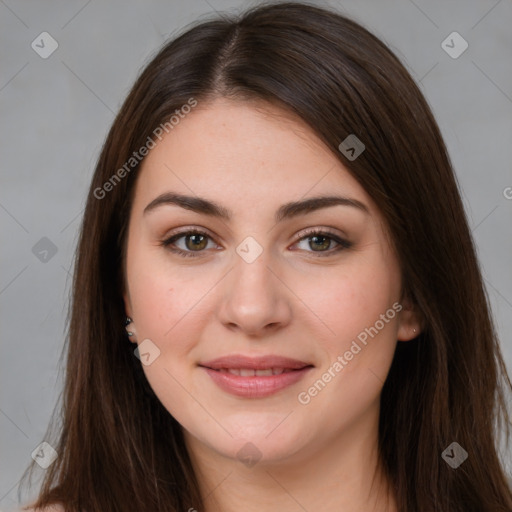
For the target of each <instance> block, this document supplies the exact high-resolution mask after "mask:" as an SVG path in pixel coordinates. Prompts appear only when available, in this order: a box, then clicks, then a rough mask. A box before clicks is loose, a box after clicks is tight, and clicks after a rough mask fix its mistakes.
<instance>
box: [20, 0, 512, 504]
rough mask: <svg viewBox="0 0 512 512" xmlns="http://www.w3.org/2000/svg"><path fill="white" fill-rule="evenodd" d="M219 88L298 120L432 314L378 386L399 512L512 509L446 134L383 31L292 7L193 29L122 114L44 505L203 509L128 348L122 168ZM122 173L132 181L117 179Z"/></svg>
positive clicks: (106, 167) (487, 331) (475, 276)
mask: <svg viewBox="0 0 512 512" xmlns="http://www.w3.org/2000/svg"><path fill="white" fill-rule="evenodd" d="M218 96H223V97H228V98H230V97H231V98H236V99H242V100H244V99H246V100H250V99H260V100H264V101H267V102H270V103H273V104H276V105H280V106H283V107H285V108H286V109H288V110H289V111H290V112H293V113H295V114H296V115H298V116H300V118H302V119H303V120H304V121H305V122H306V123H308V124H309V126H311V127H312V129H313V130H314V131H315V132H316V134H317V135H318V136H319V137H320V139H321V140H322V141H323V142H324V143H325V144H326V145H327V147H328V148H330V149H331V150H332V152H333V153H334V154H335V155H337V157H338V158H339V160H340V161H341V162H342V163H343V165H344V166H345V167H346V168H347V169H348V170H349V171H350V172H351V174H352V175H353V176H354V177H355V178H356V179H357V180H358V182H359V183H360V184H361V185H362V187H364V189H365V190H366V191H367V192H368V194H369V195H370V196H371V197H372V199H373V200H374V201H375V203H376V205H377V206H378V208H379V209H380V212H381V213H382V215H383V217H384V219H385V221H386V223H387V226H388V228H389V232H390V234H391V237H392V242H393V245H394V247H395V249H396V252H397V254H398V258H399V263H400V265H401V269H402V278H403V283H404V297H407V298H408V299H409V300H411V301H412V302H413V304H415V305H416V307H417V308H418V309H419V311H420V312H421V315H422V317H423V321H424V325H423V329H422V333H421V334H420V336H419V337H418V338H417V339H416V340H414V341H411V342H409V343H398V345H397V349H396V354H395V357H394V360H393V364H392V367H391V370H390V373H389V375H388V377H387V380H386V382H385V384H384V388H383V390H382V395H381V415H380V424H379V446H380V452H381V457H382V460H383V465H384V469H385V471H386V473H387V475H388V476H389V478H390V481H391V482H392V484H393V487H394V492H395V493H396V498H397V503H398V510H399V511H400V512H412V511H414V512H427V511H443V512H446V511H448V510H449V511H450V512H469V511H475V512H476V511H478V512H484V511H489V512H490V511H493V512H497V511H503V512H505V511H510V510H512V494H511V491H510V489H509V487H508V484H507V480H506V478H505V475H504V471H503V469H502V466H501V463H500V460H499V457H498V450H497V444H498V439H497V438H498V432H500V431H502V430H503V431H504V432H505V434H506V439H507V445H508V438H509V424H510V422H509V417H508V411H507V409H506V400H505V398H506V397H505V391H509V390H510V389H511V388H512V385H511V382H510V380H509V378H508V376H507V373H506V368H505V365H504V362H503V359H502V355H501V352H500V349H499V345H498V340H497V336H496V332H495V327H494V325H493V321H492V317H491V314H490V306H489V302H488V298H487V295H486V293H485V289H484V286H483V281H482V277H481V273H480V270H479V265H478V262H477V259H476V255H475V254H476V253H475V247H474V244H473V241H472V238H471V234H470V230H469V228H468V223H467V219H466V217H465V212H464V209H463V204H462V202H461V199H460V195H459V191H458V186H457V182H456V179H455V176H454V173H453V170H452V166H451V163H450V159H449V157H448V154H447V150H446V147H445V144H444V142H443V140H442V137H441V134H440V131H439V128H438V126H437V124H436V122H435V120H434V118H433V115H432V113H431V110H430V108H429V106H428V104H427V102H426V101H425V99H424V97H423V96H422V94H421V92H420V90H419V89H418V87H417V86H416V84H415V82H414V81H413V79H412V78H411V77H410V75H409V74H408V73H407V71H406V69H405V68H404V66H403V65H402V64H401V63H400V62H399V60H398V59H397V57H396V56H395V55H394V54H393V53H392V52H391V51H390V50H389V49H388V48H387V47H386V46H385V45H384V44H383V43H382V42H381V41H380V40H379V39H377V38H376V37H375V36H373V35H372V34H371V33H369V32H368V31H367V30H366V29H365V28H363V27H362V26H360V25H359V24H357V23H355V22H354V21H352V20H350V19H347V18H346V17H344V16H341V15H339V14H335V13H333V12H330V11H327V10H324V9H321V8H317V7H314V6H311V5H305V4H297V3H282V4H272V5H260V6H258V7H256V8H253V9H252V10H250V11H248V12H246V13H244V14H243V15H241V16H240V17H238V18H230V19H227V18H218V19H215V20H212V21H207V22H203V23H201V24H199V25H197V26H195V27H193V28H191V29H189V30H187V31H186V32H185V33H183V34H182V35H180V36H179V37H177V38H175V39H174V40H172V41H170V42H169V43H167V44H166V45H165V46H164V47H163V48H162V49H161V50H160V51H159V53H158V54H157V55H156V57H155V58H154V59H153V60H152V61H151V62H150V63H149V65H147V67H146V68H145V69H144V71H143V72H142V74H141V76H140V77H139V78H138V80H137V82H136V83H135V85H134V87H133V88H132V90H131V92H130V93H129V95H128V97H127V99H126V100H125V102H124V104H123V106H122V108H121V110H120V112H119V114H118V115H117V117H116V119H115V121H114V123H113V126H112V128H111V130H110V132H109V135H108V137H107V139H106V142H105V144H104V146H103V149H102V152H101V155H100V157H99V161H98V164H97V167H96V170H95V173H94V176H93V178H92V183H91V187H90V193H89V196H88V200H87V205H86V209H85V214H84V217H83V221H82V226H81V235H80V240H79V244H78V248H77V254H76V262H75V272H74V282H73V300H72V306H71V318H70V324H69V333H68V340H67V346H66V347H65V348H66V349H67V364H66V378H65V387H64V391H63V403H62V405H59V406H58V408H59V411H60V412H61V414H60V418H59V419H60V424H59V426H58V434H54V433H52V432H53V430H52V428H49V430H48V435H47V437H46V438H45V440H47V441H48V442H49V443H50V444H52V446H54V448H55V449H56V450H57V452H58V454H59V456H58V458H57V460H56V461H55V462H54V463H53V464H52V465H51V466H50V467H49V468H48V469H47V471H46V473H45V476H44V482H43V485H42V487H41V490H40V493H39V497H38V501H37V503H36V506H38V507H43V506H46V505H48V504H50V503H54V502H61V503H63V504H64V505H65V507H66V510H69V511H75V512H78V511H85V510H87V511H88V512H93V511H102V512H105V511H109V512H110V511H122V512H126V511H131V510H137V511H138V512H157V511H183V510H188V509H189V508H191V507H194V508H196V509H198V510H199V511H201V510H203V509H204V496H203V497H202V498H203V499H202V498H201V496H200V493H199V487H198V481H197V478H196V475H195V474H194V471H193V468H192V465H191V461H190V459H189V456H188V453H187V451H186V449H185V444H184V442H183V438H182V433H181V427H180V425H179V424H178V423H177V422H176V420H175V419H174V418H173V417H172V416H171V415H170V414H169V413H168V411H167V410H165V408H164V407H163V406H162V404H161V403H160V401H159V400H158V398H157V397H156V395H155V394H154V393H153V391H152V389H151V388H150V386H149V384H148V382H147V380H146V378H145V375H144V373H143V371H142V368H141V364H140V361H139V360H138V359H137V358H136V357H135V356H134V353H133V348H132V344H130V343H128V342H127V339H126V333H125V330H124V319H125V312H124V303H123V300H122V291H123V286H124V283H123V272H122V263H123V247H124V243H125V239H126V231H127V222H128V218H129V212H130V205H131V199H132V195H133V190H134V182H135V178H136V175H137V172H138V169H139V167H140V164H139V163H137V165H134V166H133V168H131V167H126V162H128V161H129V159H130V158H131V157H132V155H133V152H135V151H137V150H138V149H139V148H141V147H142V146H144V144H146V141H147V140H148V137H154V133H155V129H156V128H157V127H158V126H160V125H161V124H162V123H166V122H168V120H169V118H170V117H171V116H172V115H173V113H175V111H176V110H179V109H180V108H181V107H182V106H183V105H185V104H187V103H188V102H189V101H190V99H191V98H194V99H195V100H196V101H197V102H199V103H200V102H202V101H205V102H206V101H207V100H209V99H211V98H214V97H218ZM350 134H354V135H356V136H357V138H358V139H360V140H361V141H362V142H363V143H364V144H365V151H364V152H363V153H362V154H361V155H360V156H359V157H358V158H357V159H355V160H352V159H348V158H346V157H345V155H344V154H342V152H340V150H339V148H338V147H339V145H340V142H341V141H343V140H344V139H345V138H346V137H347V136H348V135H350ZM123 166H125V167H124V168H125V171H126V172H125V173H121V174H123V176H122V179H119V180H117V179H116V180H112V176H113V175H114V174H115V173H116V171H117V170H118V169H121V168H123ZM118 177H119V174H118ZM109 180H110V183H111V186H109V187H105V183H107V182H109ZM107 188H108V192H105V193H103V192H101V193H98V190H103V191H105V190H107ZM95 191H96V192H95ZM56 411H57V409H56ZM54 415H55V413H54ZM53 422H54V417H53V418H52V422H51V424H52V423H53ZM500 429H502V430H500ZM54 435H55V439H53V437H52V436H54ZM452 442H457V443H458V444H459V445H460V446H462V447H463V448H464V449H465V450H466V451H467V452H468V458H467V460H466V461H465V462H464V463H463V464H462V465H460V466H459V467H458V468H457V469H453V468H452V467H450V466H449V465H448V464H447V463H446V462H445V460H443V457H442V456H441V454H442V452H443V451H444V450H445V448H447V447H448V446H449V445H450V444H451V443H452ZM34 467H35V463H32V465H31V466H29V468H27V471H28V470H29V469H30V474H31V477H32V469H33V468H34ZM27 471H26V472H25V475H24V477H25V476H26V473H27Z"/></svg>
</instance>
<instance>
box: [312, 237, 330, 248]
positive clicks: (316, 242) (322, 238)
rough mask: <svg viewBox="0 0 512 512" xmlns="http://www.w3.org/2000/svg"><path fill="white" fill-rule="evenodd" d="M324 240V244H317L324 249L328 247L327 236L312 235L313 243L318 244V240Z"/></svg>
mask: <svg viewBox="0 0 512 512" xmlns="http://www.w3.org/2000/svg"><path fill="white" fill-rule="evenodd" d="M319 239H320V240H324V244H319V245H322V247H321V248H323V249H326V248H328V247H329V240H328V237H326V236H318V235H315V236H314V237H312V240H313V241H314V242H313V243H314V244H318V240H319Z"/></svg>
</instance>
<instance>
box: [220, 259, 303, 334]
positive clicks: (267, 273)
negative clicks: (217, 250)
mask: <svg viewBox="0 0 512 512" xmlns="http://www.w3.org/2000/svg"><path fill="white" fill-rule="evenodd" d="M274 263H275V262H274ZM276 268H277V265H276V264H273V263H272V261H271V258H270V256H269V252H268V251H266V250H264V251H263V253H262V254H260V256H259V257H258V258H257V259H256V260H255V261H253V262H252V263H248V262H247V261H245V260H244V259H243V258H241V257H240V256H239V255H238V254H235V256H234V268H233V269H232V270H231V272H229V274H228V276H227V279H225V280H223V281H224V282H223V289H222V299H221V301H220V307H219V310H218V316H219V320H220V321H221V322H222V324H223V325H224V326H225V327H227V328H228V329H230V330H232V331H240V333H244V334H246V335H248V336H251V337H256V338H261V337H264V336H268V334H270V333H272V332H275V331H277V330H279V329H282V328H283V327H285V326H286V325H288V324H289V323H290V320H291V315H292V308H291V296H292V295H293V294H292V292H291V291H290V289H289V288H288V286H289V285H288V286H287V283H286V281H285V279H283V278H282V277H281V276H279V275H278V272H277V271H276Z"/></svg>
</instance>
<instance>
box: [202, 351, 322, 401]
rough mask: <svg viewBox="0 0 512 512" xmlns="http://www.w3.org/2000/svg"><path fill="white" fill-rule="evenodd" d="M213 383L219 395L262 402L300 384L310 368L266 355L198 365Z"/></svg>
mask: <svg viewBox="0 0 512 512" xmlns="http://www.w3.org/2000/svg"><path fill="white" fill-rule="evenodd" d="M199 367H201V368H203V369H204V370H205V371H206V373H208V375H209V376H210V377H211V379H212V380H213V382H214V383H215V384H216V385H217V386H219V387H220V388H221V389H222V390H223V391H226V392H227V393H230V394H232V395H235V396H240V397H244V398H264V397H267V396H270V395H273V394H274V393H277V392H278V391H281V390H282V389H285V388H287V387H288V386H291V385H292V384H295V383H296V382H298V381H299V380H301V379H302V378H303V377H304V376H305V375H306V373H308V372H309V370H311V369H312V368H313V365H312V364H310V363H307V362H305V361H299V360H297V359H291V358H288V357H282V356H274V355H266V356H258V357H248V356H243V355H230V356H224V357H220V358H218V359H214V360H211V361H206V362H204V363H200V364H199ZM270 368H273V369H279V370H283V371H282V373H278V374H273V375H254V376H247V377H246V376H242V375H235V374H233V373H229V370H233V371H237V370H242V369H244V370H254V371H257V370H260V371H261V370H268V369H270Z"/></svg>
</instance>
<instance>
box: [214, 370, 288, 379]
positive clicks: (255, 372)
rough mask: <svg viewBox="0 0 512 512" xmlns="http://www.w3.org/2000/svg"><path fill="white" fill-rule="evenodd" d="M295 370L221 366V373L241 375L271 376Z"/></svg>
mask: <svg viewBox="0 0 512 512" xmlns="http://www.w3.org/2000/svg"><path fill="white" fill-rule="evenodd" d="M292 371H293V370H290V369H284V368H267V369H265V370H252V369H250V368H221V370H220V372H221V373H231V374H232V375H239V376H240V377H254V376H256V377H271V376H272V375H281V374H282V373H289V372H292Z"/></svg>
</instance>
